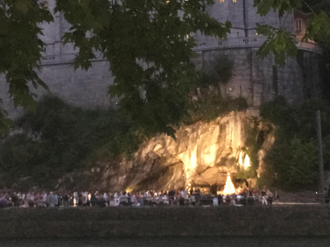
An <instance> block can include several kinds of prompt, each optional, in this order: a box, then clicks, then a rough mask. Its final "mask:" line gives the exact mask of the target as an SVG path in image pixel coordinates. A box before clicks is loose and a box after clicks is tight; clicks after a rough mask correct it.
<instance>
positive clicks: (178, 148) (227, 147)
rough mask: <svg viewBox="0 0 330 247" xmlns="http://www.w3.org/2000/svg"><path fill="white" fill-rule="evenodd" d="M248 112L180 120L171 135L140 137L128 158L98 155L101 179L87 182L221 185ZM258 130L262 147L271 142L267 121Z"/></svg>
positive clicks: (116, 186)
mask: <svg viewBox="0 0 330 247" xmlns="http://www.w3.org/2000/svg"><path fill="white" fill-rule="evenodd" d="M253 116H254V113H253V112H250V111H246V112H231V113H229V114H227V115H226V116H222V117H219V118H217V119H216V120H214V121H211V122H208V123H205V122H197V123H195V124H193V125H190V126H182V127H181V128H180V129H178V130H177V132H176V137H177V138H176V140H173V139H172V138H171V137H169V136H166V135H158V136H156V137H154V138H152V139H151V140H149V141H148V142H146V143H143V144H142V145H141V146H140V148H139V150H138V151H137V152H136V153H135V154H134V155H133V157H134V158H133V159H132V160H130V161H128V160H126V159H123V160H121V161H120V162H113V161H100V162H99V163H98V165H99V166H101V167H103V168H102V169H101V172H100V176H101V179H99V180H98V181H97V182H96V183H94V184H93V185H92V186H93V187H95V188H98V189H106V190H110V191H116V190H117V191H121V190H126V189H127V190H129V191H130V190H138V191H139V190H144V189H164V190H168V189H171V188H177V189H180V188H184V187H185V186H187V185H188V184H189V183H191V184H194V185H203V186H209V185H212V184H217V185H219V186H223V185H224V184H225V181H226V177H227V173H228V172H229V173H231V174H232V175H235V174H236V173H237V163H238V158H239V153H240V152H241V148H242V147H244V145H245V141H246V138H247V133H248V131H249V130H250V129H251V128H252V126H253V121H252V117H253ZM261 130H267V133H268V134H267V135H266V136H265V141H264V144H263V148H262V150H263V151H264V150H267V148H269V147H270V146H271V145H272V144H273V134H274V133H273V132H272V131H270V130H273V128H272V127H270V126H268V125H260V131H261ZM132 164H134V165H132Z"/></svg>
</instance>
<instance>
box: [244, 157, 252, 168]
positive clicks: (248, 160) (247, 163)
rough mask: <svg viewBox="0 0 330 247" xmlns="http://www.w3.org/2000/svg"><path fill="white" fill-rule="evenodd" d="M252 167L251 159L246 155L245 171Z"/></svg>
mask: <svg viewBox="0 0 330 247" xmlns="http://www.w3.org/2000/svg"><path fill="white" fill-rule="evenodd" d="M250 166H251V163H250V157H249V156H248V155H245V158H244V169H247V168H249V167H250Z"/></svg>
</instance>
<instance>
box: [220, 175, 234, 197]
mask: <svg viewBox="0 0 330 247" xmlns="http://www.w3.org/2000/svg"><path fill="white" fill-rule="evenodd" d="M234 193H235V186H234V184H233V182H232V181H231V178H230V173H228V175H227V180H226V185H225V188H224V190H223V194H224V195H231V194H234Z"/></svg>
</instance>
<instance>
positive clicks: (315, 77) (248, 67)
mask: <svg viewBox="0 0 330 247" xmlns="http://www.w3.org/2000/svg"><path fill="white" fill-rule="evenodd" d="M43 2H44V3H45V4H46V5H47V7H48V8H49V9H50V10H51V11H52V10H53V9H54V7H55V0H48V1H43ZM207 11H208V12H209V13H210V15H211V16H213V17H214V18H216V19H217V20H219V21H220V22H224V21H226V20H229V21H231V22H232V29H231V33H230V34H228V37H227V39H225V40H219V39H217V38H214V37H204V36H201V35H200V34H198V33H197V34H194V36H195V38H196V42H197V46H196V48H195V51H196V53H197V58H196V65H197V67H199V68H203V67H207V66H208V64H210V63H211V62H212V61H213V60H214V59H216V58H217V57H219V56H226V57H228V58H229V59H230V60H232V62H233V64H234V70H233V77H232V78H231V80H230V81H229V83H228V84H226V85H222V93H223V94H226V95H231V96H234V97H236V96H239V95H242V96H243V97H245V98H246V99H247V100H248V103H249V104H250V106H251V107H254V108H255V109H257V108H258V106H259V105H260V104H261V103H262V102H265V101H269V100H271V99H272V98H273V97H274V96H276V95H284V96H285V97H286V98H287V99H288V100H289V101H290V102H299V101H301V100H302V99H304V98H306V97H313V96H316V97H317V96H319V95H320V93H321V90H320V83H321V79H320V76H319V60H320V59H319V58H320V56H321V53H320V52H319V50H318V48H317V46H316V45H315V44H314V43H303V42H297V45H298V47H299V51H300V52H299V59H291V58H290V59H287V61H286V64H285V65H284V66H278V65H276V64H275V63H274V59H273V57H271V56H270V57H268V58H266V59H260V58H258V56H257V51H258V48H259V47H260V46H261V45H262V43H263V42H264V41H265V38H264V37H262V36H260V35H258V34H257V33H256V23H260V24H268V25H271V26H274V27H285V28H286V29H287V30H289V31H290V32H293V33H294V32H297V25H298V24H297V23H298V22H299V21H298V20H296V21H295V22H294V15H293V14H289V15H287V16H284V17H283V18H279V17H278V14H277V13H276V12H270V13H269V14H268V15H267V16H265V17H260V16H259V15H258V14H257V10H256V8H254V7H253V1H251V0H216V1H215V4H214V5H213V6H210V7H209V8H208V9H207ZM296 16H297V15H296ZM69 27H70V26H69V24H68V23H67V22H66V20H65V19H64V18H63V16H62V14H60V13H56V14H54V22H52V23H50V24H47V23H45V24H42V28H43V31H44V36H43V37H42V39H43V41H44V42H45V43H46V45H47V49H46V52H45V54H44V55H43V57H42V61H41V69H40V71H39V75H40V77H41V79H42V80H44V81H45V82H46V84H47V85H48V86H49V88H50V90H51V92H52V93H53V94H55V95H58V96H59V97H61V98H62V99H64V100H65V101H66V102H68V103H70V104H72V105H76V106H80V107H86V108H102V109H104V108H107V107H108V106H109V105H110V104H111V99H110V97H109V95H108V94H107V92H108V91H107V88H108V86H109V85H110V84H111V83H112V75H111V72H109V64H108V62H107V61H105V60H103V59H102V58H99V59H95V60H94V61H93V62H92V65H93V67H92V68H91V69H89V70H88V71H83V70H81V69H78V70H76V71H74V69H73V66H72V61H73V59H74V57H75V54H76V53H77V50H75V48H74V47H73V45H71V44H66V45H64V44H63V41H62V40H61V37H62V36H63V34H64V33H65V32H66V31H68V29H69ZM299 34H300V33H299ZM2 78H3V77H2ZM7 91H8V85H7V84H6V83H5V81H4V79H1V78H0V98H2V100H3V106H4V108H5V109H7V110H8V112H9V115H10V117H11V118H15V117H16V116H17V114H19V111H17V110H16V111H15V110H14V108H13V106H12V102H11V100H10V99H9V97H8V95H6V94H7ZM38 94H39V95H42V94H43V91H42V90H40V91H39V92H38ZM114 101H115V100H113V102H112V103H115V102H114Z"/></svg>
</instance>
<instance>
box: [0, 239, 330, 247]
mask: <svg viewBox="0 0 330 247" xmlns="http://www.w3.org/2000/svg"><path fill="white" fill-rule="evenodd" d="M0 246H1V247H109V246H111V247H131V246H132V247H176V246H178V247H240V246H244V247H311V246H315V247H329V246H330V238H261V239H258V238H170V239H145V238H141V239H115V240H110V239H108V240H24V241H15V240H7V241H1V242H0Z"/></svg>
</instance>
